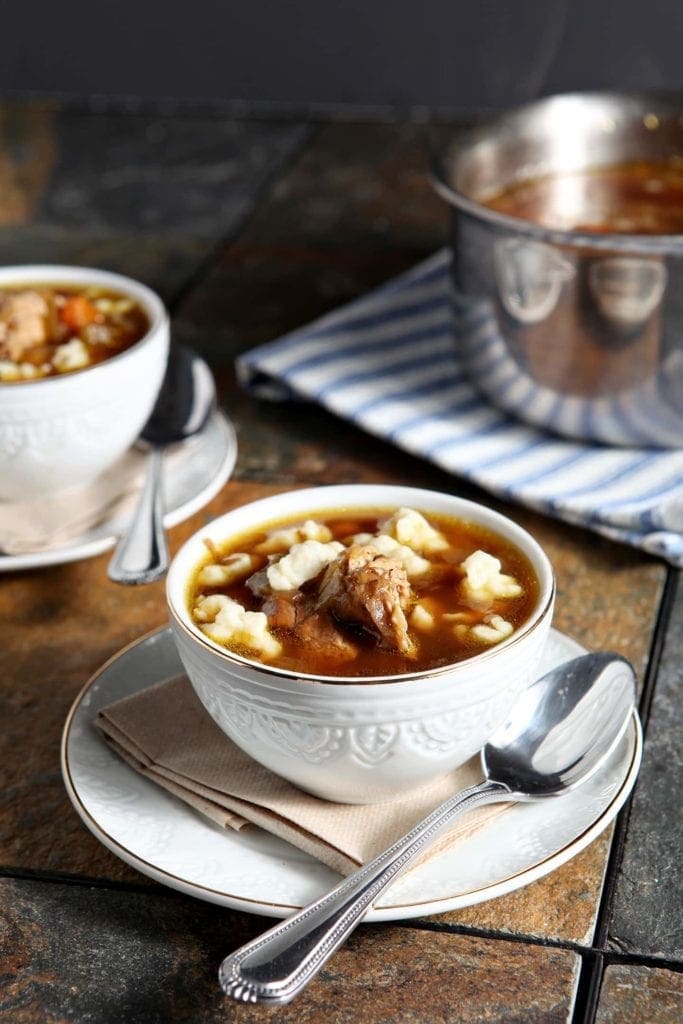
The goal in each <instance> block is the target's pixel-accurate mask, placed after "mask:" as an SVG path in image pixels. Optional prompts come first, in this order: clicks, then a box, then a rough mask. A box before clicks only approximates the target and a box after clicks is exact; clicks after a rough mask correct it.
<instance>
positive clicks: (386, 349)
mask: <svg viewBox="0 0 683 1024" xmlns="http://www.w3.org/2000/svg"><path fill="white" fill-rule="evenodd" d="M456 336H457V332H456V328H455V321H454V317H453V296H452V292H451V286H450V280H449V256H448V253H447V252H446V251H441V252H438V253H437V254H436V255H434V256H432V257H431V258H430V259H428V260H425V261H424V262H423V263H421V264H419V265H418V266H417V267H415V268H413V269H412V270H410V271H409V272H407V273H405V274H403V275H401V276H400V277H398V278H395V279H394V280H392V281H390V282H389V283H388V284H385V285H383V286H381V287H380V288H378V289H376V290H375V291H373V292H372V293H370V294H369V295H367V296H366V297H364V298H362V299H360V300H358V301H356V302H352V303H351V304H349V305H347V306H345V307H343V308H341V309H339V310H336V311H334V312H332V313H330V314H328V315H326V316H323V317H321V318H320V319H319V320H316V321H315V322H314V323H312V324H310V325H308V326H306V327H303V328H301V329H300V330H297V331H294V332H293V333H291V334H288V335H286V336H285V337H283V338H280V339H279V340H277V341H273V342H271V343H269V344H266V345H262V346H260V347H259V348H256V349H253V350H252V351H251V352H248V353H246V354H245V355H243V356H242V357H241V358H240V359H239V360H238V362H237V372H238V378H239V380H240V382H241V383H242V385H243V386H244V387H245V388H247V389H248V390H251V391H252V392H253V393H254V394H258V395H259V396H260V397H269V398H286V397H290V398H291V397H297V398H306V399H309V400H312V401H315V402H318V403H320V404H321V405H323V406H325V407H326V408H328V409H330V410H331V411H332V412H334V413H336V414H337V415H339V416H342V417H344V418H345V419H347V420H350V421H351V422H353V423H355V424H357V425H358V426H360V427H362V428H363V429H365V430H367V431H368V432H370V433H372V434H376V435H377V436H378V437H381V438H384V439H385V440H389V441H391V442H393V443H394V444H396V445H397V446H399V447H401V448H403V449H404V450H405V451H408V452H410V453H411V454H413V455H418V456H422V457H424V458H427V459H430V460H431V461H432V462H434V463H435V464H436V465H438V466H440V467H441V468H443V469H445V470H448V471H450V472H452V473H455V474H458V475H459V476H461V477H465V478H467V479H468V480H472V481H474V482H475V483H477V484H479V486H481V487H483V488H485V489H487V490H488V491H490V492H491V493H493V494H496V495H498V496H500V497H501V498H504V499H506V500H509V501H513V502H518V503H520V504H522V505H526V506H528V507H529V508H532V509H536V510H538V511H540V512H543V513H546V514H547V515H551V516H554V517H556V518H559V519H563V520H566V521H567V522H570V523H576V524H579V525H581V526H585V527H588V528H590V529H592V530H595V531H596V532H598V533H600V534H603V535H605V536H607V537H610V538H612V539H613V540H617V541H622V542H624V543H626V544H630V545H632V546H634V547H639V548H642V549H644V550H645V551H648V552H650V553H651V554H655V555H659V556H661V557H662V558H664V559H666V560H667V561H669V562H671V563H672V564H673V565H676V566H679V567H683V451H671V450H669V451H666V450H659V451H658V450H656V449H652V448H616V447H615V448H611V447H602V446H599V445H591V444H583V443H579V442H575V441H570V440H565V439H563V438H560V437H558V436H555V435H552V434H548V433H545V432H543V431H541V430H538V429H535V428H533V427H530V426H527V425H525V424H523V423H521V422H520V421H518V420H516V419H514V418H513V417H511V416H508V415H506V414H505V413H503V412H501V411H500V410H498V409H495V408H493V407H492V406H491V405H490V404H489V403H488V402H487V401H486V400H485V399H484V398H482V397H481V395H480V394H479V392H478V391H477V390H476V389H475V388H474V387H473V386H472V384H471V383H470V382H469V381H468V379H467V378H466V376H465V374H464V373H463V371H462V369H461V368H460V366H459V365H458V350H457V337H456Z"/></svg>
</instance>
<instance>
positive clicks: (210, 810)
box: [95, 675, 512, 874]
mask: <svg viewBox="0 0 683 1024" xmlns="http://www.w3.org/2000/svg"><path fill="white" fill-rule="evenodd" d="M95 724H96V726H97V727H98V729H99V730H100V731H101V732H102V734H103V736H104V738H105V739H106V741H107V742H108V743H109V745H110V746H111V747H112V748H113V750H115V751H116V753H117V754H119V755H120V756H121V757H122V758H123V759H124V760H125V761H127V763H128V764H130V765H131V766H132V767H133V768H135V769H136V771H139V772H140V773H141V774H142V775H144V776H146V777H147V778H149V779H152V780H153V781H154V782H156V783H158V784H159V785H160V786H162V787H163V788H164V789H166V790H167V791H169V792H170V793H173V794H174V795H175V796H177V797H179V798H180V799H181V800H184V801H185V803H187V804H189V805H190V806H191V807H194V808H195V809H196V810H198V811H199V812H201V813H202V814H204V815H206V816H207V817H208V818H210V819H211V820H212V821H214V822H217V823H218V824H219V825H221V826H222V827H224V828H234V829H238V830H239V829H241V828H243V827H245V826H246V825H247V823H251V824H253V825H258V826H260V827H261V828H263V829H266V830H267V831H268V832H271V833H272V834H274V835H276V836H279V837H280V838H282V839H285V840H286V841H287V842H290V843H292V844H293V845H294V846H296V847H298V848H299V849H301V850H304V851H305V852H306V853H309V854H311V855H312V856H313V857H315V858H317V859H318V860H320V861H322V862H323V863H324V864H327V865H328V866H329V867H331V868H333V869H334V870H335V871H339V872H340V873H341V874H349V873H350V872H351V871H354V870H355V869H356V868H357V867H359V866H360V865H361V864H363V863H365V862H367V861H368V860H371V859H372V857H374V856H375V855H376V854H377V853H380V852H381V851H382V850H384V849H385V848H386V847H387V846H390V845H391V843H392V842H394V840H396V839H398V838H400V837H401V836H402V835H404V833H406V832H408V831H409V830H410V828H411V827H412V826H413V825H415V824H416V823H417V822H418V821H420V820H421V819H422V818H424V817H425V816H426V815H427V814H429V812H430V811H432V810H433V809H434V808H435V807H437V806H438V805H439V804H440V803H442V802H443V801H444V800H445V799H446V798H447V797H449V796H450V795H451V794H452V793H454V792H457V791H458V790H461V789H465V788H466V787H467V786H471V785H474V784H475V783H476V782H479V781H480V780H481V777H482V776H481V768H480V766H479V761H478V759H477V758H473V759H472V760H471V761H468V763H467V764H466V765H463V766H462V767H461V768H458V769H457V770H456V771H454V772H451V773H450V775H448V776H447V777H446V778H442V779H439V780H438V781H437V782H435V783H432V784H430V785H429V786H427V787H424V788H422V789H419V790H414V791H412V792H409V793H407V794H405V795H404V796H402V797H401V799H399V800H394V801H392V802H389V803H383V804H373V805H362V806H359V805H352V804H338V803H331V802H328V801H325V800H320V799H318V798H317V797H314V796H311V795H309V794H308V793H305V792H303V791H302V790H300V789H298V788H297V787H296V786H293V785H291V784H290V783H289V782H286V781H285V780H284V779H282V778H280V777H279V776H277V775H275V774H273V773H272V772H270V771H268V769H266V768H263V767H262V766H261V765H260V764H258V763H257V762H256V761H254V760H252V759H251V758H250V757H248V756H247V755H246V754H245V753H243V752H242V750H240V749H239V748H238V747H237V746H235V744H234V743H232V742H231V741H230V740H229V739H228V738H227V737H226V736H225V735H224V733H223V732H222V731H221V730H220V729H219V728H218V726H217V725H216V724H215V722H214V721H213V720H212V719H211V718H210V717H209V715H208V714H207V712H206V711H205V710H204V708H203V707H202V705H201V704H200V702H199V699H198V698H197V697H196V696H195V693H194V691H193V689H192V686H191V684H190V682H189V680H188V679H187V677H186V676H184V675H180V676H175V677H174V678H172V679H169V680H166V681H164V682H162V683H158V684H156V685H155V686H151V687H149V688H147V689H145V690H142V691H141V692H140V693H137V694H134V695H133V696H132V697H127V698H125V699H123V700H120V701H117V702H116V703H114V704H111V705H109V706H108V707H106V708H104V709H102V710H101V711H100V712H99V713H98V715H97V719H96V722H95ZM312 770H315V769H312ZM511 806H512V805H511V804H494V805H491V806H487V807H481V808H477V809H476V810H474V811H471V812H470V813H469V814H467V815H466V816H465V817H464V818H462V819H461V820H460V821H459V822H457V823H456V824H455V825H454V826H453V827H452V828H451V829H450V830H449V831H448V833H447V834H446V835H445V837H444V838H443V839H442V840H441V841H439V842H438V846H434V847H432V848H431V850H430V851H429V855H430V856H432V855H434V853H436V852H439V851H440V850H442V849H443V848H444V846H445V845H450V844H452V843H454V842H461V841H464V840H466V838H467V837H468V836H470V835H472V833H473V832H474V831H475V830H477V829H478V828H481V826H482V825H483V824H484V823H485V822H487V821H489V820H490V819H491V818H492V817H493V816H496V815H499V814H504V813H506V812H507V811H508V810H509V808H510V807H511Z"/></svg>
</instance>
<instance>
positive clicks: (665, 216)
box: [482, 157, 683, 235]
mask: <svg viewBox="0 0 683 1024" xmlns="http://www.w3.org/2000/svg"><path fill="white" fill-rule="evenodd" d="M482 203H483V205H484V206H487V207H488V208H489V209H492V210H497V211H498V212H499V213H504V214H508V215H509V216H512V217H519V218H521V219H523V220H528V221H533V222H534V223H536V224H540V225H542V226H543V227H548V228H555V229H559V230H565V231H589V232H598V233H606V232H614V233H617V234H619V233H621V234H644V235H679V234H683V157H671V158H670V159H668V160H660V161H645V160H642V161H631V162H628V163H620V164H613V165H610V166H605V167H593V168H587V169H585V170H582V171H573V172H571V173H565V174H548V175H544V176H539V177H537V178H528V179H525V180H522V181H517V182H514V183H513V184H512V185H509V186H508V187H507V188H505V189H502V190H501V191H500V192H498V193H495V194H494V195H491V196H488V197H485V198H484V199H482Z"/></svg>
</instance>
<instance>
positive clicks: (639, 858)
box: [609, 584, 683, 959]
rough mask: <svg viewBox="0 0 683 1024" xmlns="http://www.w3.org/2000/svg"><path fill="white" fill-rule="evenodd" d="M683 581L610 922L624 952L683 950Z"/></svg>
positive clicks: (671, 955)
mask: <svg viewBox="0 0 683 1024" xmlns="http://www.w3.org/2000/svg"><path fill="white" fill-rule="evenodd" d="M682 650H683V587H681V586H680V584H679V588H678V593H677V596H676V601H675V604H674V607H673V611H672V615H671V625H670V629H669V633H668V637H667V642H666V645H665V647H664V650H663V652H662V658H661V662H660V666H659V671H658V674H657V682H656V687H655V693H654V700H653V703H652V708H651V711H650V718H649V722H648V726H647V736H646V740H645V749H644V753H643V764H642V768H641V770H640V775H639V778H638V782H637V785H636V790H635V793H634V798H633V807H632V810H631V815H630V819H629V827H628V835H627V839H626V846H625V849H624V855H623V859H622V863H621V868H620V871H619V878H618V884H617V890H616V894H615V899H614V906H613V911H612V916H611V920H610V924H609V943H610V945H612V946H613V947H614V948H616V949H619V950H621V951H623V952H629V953H630V952H635V953H646V954H649V955H652V956H663V957H666V958H667V959H675V958H678V959H680V958H681V956H683V917H682V914H681V909H682V908H683V882H682V880H681V847H682V846H683V814H682V813H681V791H682V789H683V754H682V753H681V724H680V722H681V689H682V688H683V661H682V659H681V651H682Z"/></svg>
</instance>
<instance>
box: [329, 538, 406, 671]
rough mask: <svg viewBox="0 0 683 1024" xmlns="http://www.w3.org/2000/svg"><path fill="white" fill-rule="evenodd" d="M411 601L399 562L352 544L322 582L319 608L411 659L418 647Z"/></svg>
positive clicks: (330, 567)
mask: <svg viewBox="0 0 683 1024" xmlns="http://www.w3.org/2000/svg"><path fill="white" fill-rule="evenodd" d="M411 600H412V590H411V587H410V583H409V582H408V577H407V575H406V571H405V569H404V568H403V566H402V565H401V562H400V561H398V559H396V558H391V557H387V556H386V555H380V554H378V553H377V550H376V549H375V548H374V547H371V546H369V545H361V544H353V545H352V546H351V547H350V548H347V549H346V550H345V551H343V552H342V554H340V556H339V558H337V559H336V560H335V561H334V562H332V563H331V564H330V565H329V566H328V567H327V569H326V570H325V573H324V575H323V578H322V584H321V587H320V592H319V597H318V608H324V607H327V608H329V609H330V610H331V611H332V613H333V614H334V615H335V616H336V617H337V618H338V619H340V620H341V621H342V622H357V623H360V624H361V625H363V626H365V627H366V628H367V629H370V630H371V631H372V632H374V633H376V634H378V635H379V637H380V639H381V641H382V642H383V643H384V644H385V645H386V646H388V647H391V648H393V649H395V650H398V651H400V652H401V653H402V654H405V655H407V656H408V657H411V656H414V655H415V653H416V652H415V645H414V642H413V641H412V640H411V638H410V636H409V635H408V623H407V621H406V616H405V611H406V609H407V608H408V607H409V605H410V602H411Z"/></svg>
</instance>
